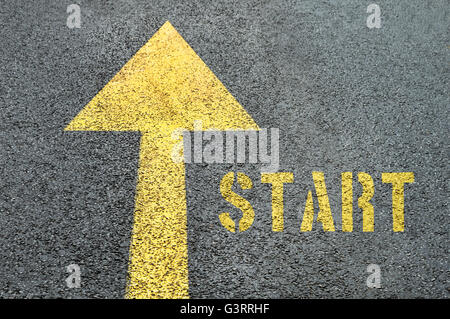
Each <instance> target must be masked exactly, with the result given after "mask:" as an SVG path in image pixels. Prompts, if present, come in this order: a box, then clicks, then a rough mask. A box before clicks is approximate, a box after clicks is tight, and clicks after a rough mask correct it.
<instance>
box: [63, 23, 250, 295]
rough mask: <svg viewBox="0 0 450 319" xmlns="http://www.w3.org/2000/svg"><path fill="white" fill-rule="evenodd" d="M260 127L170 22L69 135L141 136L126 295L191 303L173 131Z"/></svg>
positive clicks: (182, 190)
mask: <svg viewBox="0 0 450 319" xmlns="http://www.w3.org/2000/svg"><path fill="white" fill-rule="evenodd" d="M194 120H201V121H202V128H203V129H204V130H207V129H216V130H232V129H247V130H253V129H255V130H257V129H259V128H258V126H257V125H256V123H255V122H254V121H253V119H252V118H251V117H250V115H249V114H248V113H247V112H246V111H245V110H244V108H243V107H242V106H241V105H240V104H239V103H238V102H237V101H236V100H235V99H234V98H233V96H232V95H231V94H230V93H229V92H228V90H227V89H226V88H225V87H224V85H223V84H222V83H221V82H220V81H219V79H218V78H217V77H216V76H215V75H214V74H213V73H212V71H211V70H210V69H209V68H208V67H207V66H206V64H205V63H204V62H203V61H202V60H201V59H200V57H199V56H198V55H197V54H196V53H195V52H194V50H192V48H191V47H190V46H189V44H187V42H186V41H185V40H184V39H183V38H182V37H181V36H180V34H179V33H178V32H177V31H176V30H175V28H174V27H173V26H172V25H171V24H170V23H169V22H168V21H167V22H166V23H165V24H164V25H163V26H162V27H161V28H160V29H159V30H158V31H157V32H156V33H155V35H154V36H153V37H152V38H151V39H150V40H149V41H148V42H147V43H146V44H145V45H144V46H143V47H142V48H141V49H139V51H138V52H137V53H136V54H135V55H134V56H133V57H132V58H131V59H130V60H129V61H128V62H127V63H126V64H125V65H124V66H123V68H122V69H121V70H120V71H119V72H118V73H117V74H116V75H115V76H114V77H113V78H112V79H111V80H110V81H109V83H108V84H107V85H106V86H105V87H104V88H103V89H102V90H101V91H100V92H99V93H98V94H97V95H96V96H95V97H94V98H93V99H92V100H91V101H90V102H89V103H88V104H87V105H86V106H85V107H84V108H83V109H82V110H81V111H80V113H79V114H78V115H77V116H76V117H75V118H74V119H73V120H72V121H71V122H70V123H69V125H68V126H67V127H66V128H65V130H66V131H139V132H141V134H142V135H141V144H140V154H139V171H138V181H137V188H136V199H135V202H136V204H135V211H134V226H133V232H132V238H131V246H130V262H129V278H128V284H127V290H126V297H127V298H188V297H189V280H188V260H187V229H186V222H187V218H186V190H185V175H184V174H185V168H184V163H175V162H174V161H173V160H172V157H171V153H172V148H173V147H174V145H175V144H176V143H178V141H176V140H174V139H172V137H171V133H172V132H173V130H174V129H177V128H184V129H187V130H191V131H192V130H193V129H194Z"/></svg>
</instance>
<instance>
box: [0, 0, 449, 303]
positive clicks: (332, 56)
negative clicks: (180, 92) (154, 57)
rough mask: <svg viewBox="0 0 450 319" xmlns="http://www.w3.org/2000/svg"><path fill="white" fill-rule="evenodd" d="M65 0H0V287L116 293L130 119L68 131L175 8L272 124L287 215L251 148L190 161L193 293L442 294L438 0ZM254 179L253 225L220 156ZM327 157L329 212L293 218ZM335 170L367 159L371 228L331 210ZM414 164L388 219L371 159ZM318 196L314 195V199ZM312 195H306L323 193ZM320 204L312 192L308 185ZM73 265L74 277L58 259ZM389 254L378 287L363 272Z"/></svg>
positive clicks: (445, 33)
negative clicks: (228, 190)
mask: <svg viewBox="0 0 450 319" xmlns="http://www.w3.org/2000/svg"><path fill="white" fill-rule="evenodd" d="M71 3H72V1H65V0H64V1H25V0H21V1H8V2H4V3H2V5H1V6H0V39H1V42H2V43H1V46H0V59H1V64H0V75H1V76H0V108H1V112H0V177H1V178H0V247H1V249H0V297H1V298H31V297H34V298H123V297H124V292H125V286H126V276H127V263H128V250H129V243H130V234H131V229H132V221H133V210H134V194H135V187H136V177H137V163H138V155H139V134H138V133H118V132H64V131H63V129H64V127H65V126H66V125H67V124H68V122H69V121H70V120H71V119H72V118H73V117H74V116H75V115H76V114H77V113H78V112H79V111H80V110H81V109H82V108H83V107H84V106H85V105H86V104H87V103H88V102H89V101H90V100H91V99H92V98H93V97H94V96H95V94H96V93H97V92H98V91H99V90H100V89H101V88H102V87H103V86H104V85H105V84H106V83H107V82H108V81H109V80H110V79H111V78H112V77H113V76H114V75H115V74H116V73H117V72H118V71H119V70H120V68H121V67H122V66H123V65H124V64H125V63H126V62H127V61H128V60H129V59H130V58H131V57H132V56H133V55H134V53H135V52H136V51H137V50H138V49H139V48H140V47H141V46H142V45H144V44H145V43H146V42H147V40H148V39H149V38H150V37H151V36H152V35H153V34H154V33H155V32H156V31H157V30H158V28H159V27H160V26H161V25H162V24H163V23H164V22H165V21H166V20H169V21H170V22H171V23H172V24H173V25H174V27H175V28H176V29H177V30H178V32H180V34H181V35H182V36H183V37H184V38H185V40H186V41H187V42H188V43H189V44H190V45H191V46H192V47H193V49H194V50H195V51H196V52H197V54H198V55H199V56H200V57H201V58H202V59H203V60H204V61H205V63H206V64H207V65H208V66H209V67H210V68H211V70H212V71H213V72H214V73H215V74H216V75H217V76H218V77H219V79H220V80H221V81H222V82H223V83H224V85H225V86H226V87H227V88H228V89H229V91H230V92H231V93H232V94H233V96H235V97H236V99H237V100H238V101H239V102H240V103H241V105H243V106H244V107H245V109H246V110H247V111H248V113H249V114H250V115H251V116H252V117H253V118H254V119H255V121H256V122H257V123H258V125H259V126H260V127H266V128H270V127H279V128H280V130H281V134H280V154H281V167H280V170H281V171H291V172H293V173H294V175H295V183H294V184H291V185H288V186H286V187H285V214H284V216H285V230H284V232H282V233H274V232H272V231H271V198H270V196H271V195H270V194H271V191H270V186H269V185H265V184H261V183H260V182H259V181H260V173H259V168H260V166H259V165H254V164H253V165H249V164H240V165H238V164H236V165H225V164H214V165H212V164H210V165H203V164H188V165H187V166H186V188H187V205H188V244H189V246H188V247H189V281H190V296H191V297H192V298H249V297H261V298H409V297H411V298H416V297H419V298H448V297H449V289H450V284H449V263H448V248H449V246H448V242H449V238H448V224H449V223H448V216H449V211H448V187H449V183H448V178H449V143H448V141H449V125H448V122H449V114H448V113H449V94H448V89H449V53H450V47H449V45H450V41H449V24H448V22H449V15H448V11H449V5H448V2H447V1H445V0H439V1H422V0H414V1H411V0H409V1H406V0H401V1H384V0H377V1H376V2H375V3H377V4H378V5H379V6H380V8H381V14H382V27H381V29H368V28H367V27H366V18H367V16H368V14H367V13H366V8H367V6H368V5H369V4H370V3H372V1H357V0H353V1H339V2H337V1H336V2H334V1H333V2H332V1H317V0H310V1H238V0H234V1H179V0H177V1H167V0H165V1H125V0H123V1H114V2H112V1H77V3H78V4H79V5H80V6H81V14H82V25H81V28H80V29H69V28H68V27H67V26H66V18H67V13H66V8H67V6H68V5H69V4H71ZM232 170H233V171H243V172H246V173H247V174H248V175H249V176H250V177H251V178H252V180H253V184H254V189H252V190H247V191H245V192H243V193H241V194H245V195H244V196H245V197H246V198H247V199H248V200H249V201H250V202H251V203H252V205H253V207H254V208H255V212H256V220H255V223H254V225H253V226H252V228H251V229H250V230H248V231H247V232H244V233H240V234H232V233H229V232H227V231H226V230H225V229H224V228H223V227H222V226H221V225H220V223H219V219H218V215H219V214H220V213H221V212H223V211H230V212H231V213H232V216H233V217H234V218H239V216H240V213H239V211H238V210H237V209H236V208H233V206H230V205H229V204H228V203H227V202H225V201H224V199H223V198H222V197H221V195H220V193H219V182H220V179H221V177H222V176H223V175H224V174H225V173H227V172H228V171H232ZM315 170H316V171H323V172H324V173H325V178H326V184H327V189H328V194H329V198H330V203H331V210H332V213H333V216H334V220H335V224H336V232H334V233H324V232H323V231H322V230H321V228H320V224H314V228H313V231H312V232H310V233H301V232H300V222H301V218H302V215H303V210H304V206H305V201H306V195H307V192H308V190H309V189H314V188H313V182H312V176H311V172H312V171H315ZM344 171H352V172H353V173H354V176H355V175H356V174H357V173H358V172H367V173H369V174H371V176H372V177H373V178H374V182H375V196H374V199H373V200H372V202H373V204H374V207H375V231H374V232H373V233H363V232H362V231H361V228H362V225H361V213H360V210H359V209H358V207H357V203H356V199H357V197H358V196H359V195H360V194H361V187H360V186H359V183H357V181H354V216H355V217H354V218H355V226H354V228H355V229H354V232H353V233H343V232H342V231H341V230H340V229H341V222H340V214H341V213H340V211H341V194H340V192H341V184H340V183H341V182H340V175H341V173H342V172H344ZM392 171H393V172H395V171H411V172H414V174H415V181H416V182H415V183H414V184H409V185H407V186H406V187H405V194H406V197H405V222H406V227H405V232H403V233H394V232H393V231H392V207H391V186H390V185H387V184H382V183H381V173H382V172H392ZM315 201H316V199H315ZM316 202H317V201H316ZM315 205H317V203H316V204H315ZM72 263H76V264H78V265H80V267H81V288H79V289H70V288H68V287H67V286H66V283H65V278H66V277H67V276H68V275H69V274H68V273H66V266H67V265H69V264H72ZM371 263H375V264H378V265H379V266H380V267H381V275H382V281H381V284H382V288H380V289H373V288H372V289H371V288H368V287H367V286H366V278H367V276H368V275H369V274H368V273H367V272H366V267H367V266H368V265H369V264H371Z"/></svg>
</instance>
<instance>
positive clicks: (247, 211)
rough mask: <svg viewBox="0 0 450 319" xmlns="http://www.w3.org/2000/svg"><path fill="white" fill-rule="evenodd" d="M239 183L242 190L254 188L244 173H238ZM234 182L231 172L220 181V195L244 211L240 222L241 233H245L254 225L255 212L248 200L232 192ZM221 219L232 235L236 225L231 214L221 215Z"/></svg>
mask: <svg viewBox="0 0 450 319" xmlns="http://www.w3.org/2000/svg"><path fill="white" fill-rule="evenodd" d="M237 181H238V184H239V186H241V188H242V189H251V188H252V187H253V185H252V181H251V179H250V178H249V177H248V176H247V175H245V174H244V173H240V172H238V173H237ZM233 182H234V173H233V172H229V173H228V174H226V175H225V176H224V177H223V178H222V180H221V181H220V193H221V194H222V196H223V198H224V199H225V200H226V201H227V202H229V203H231V204H233V205H234V206H236V207H237V208H239V209H240V210H241V211H242V213H243V216H242V218H241V219H240V221H239V231H240V232H243V231H246V230H247V229H249V228H250V226H251V225H252V224H253V221H254V220H255V212H254V210H253V207H252V205H250V203H249V202H248V201H247V200H246V199H244V198H242V197H241V196H239V195H238V194H236V193H235V192H233V191H232V190H231V187H232V186H233ZM219 219H220V222H221V223H222V225H223V226H224V227H225V228H226V229H228V230H229V231H230V232H232V233H234V232H235V228H236V224H235V222H234V220H232V219H231V217H230V214H229V213H222V214H220V215H219Z"/></svg>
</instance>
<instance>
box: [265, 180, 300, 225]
mask: <svg viewBox="0 0 450 319" xmlns="http://www.w3.org/2000/svg"><path fill="white" fill-rule="evenodd" d="M293 182H294V174H293V173H290V172H279V173H263V174H261V183H264V184H272V230H273V231H276V232H281V231H283V228H284V192H283V184H285V183H293Z"/></svg>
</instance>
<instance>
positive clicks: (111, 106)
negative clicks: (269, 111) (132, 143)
mask: <svg viewBox="0 0 450 319" xmlns="http://www.w3.org/2000/svg"><path fill="white" fill-rule="evenodd" d="M194 120H201V121H202V127H203V129H204V130H206V129H216V130H230V129H246V130H252V129H255V130H257V129H259V128H258V125H257V124H256V123H255V122H254V120H253V119H252V118H251V117H250V115H249V114H248V113H247V112H246V111H245V110H244V108H243V107H242V106H241V105H240V104H239V103H238V102H237V101H236V99H235V98H234V97H233V96H232V95H231V94H230V93H229V92H228V90H227V89H226V88H225V86H224V85H223V84H222V83H221V82H220V80H219V79H218V78H217V77H216V76H215V75H214V73H213V72H212V71H211V70H210V69H209V68H208V67H207V66H206V64H205V63H204V62H203V61H202V60H201V58H200V57H199V56H198V55H197V54H196V53H195V52H194V50H193V49H192V48H191V47H190V46H189V44H188V43H187V42H186V41H185V40H184V39H183V38H182V37H181V35H180V34H179V33H178V32H177V31H176V30H175V28H174V27H173V26H172V25H171V24H170V22H168V21H167V22H166V23H165V24H164V25H163V26H162V27H161V28H160V29H159V30H158V31H157V32H156V33H155V35H154V36H153V37H152V38H151V39H150V40H149V41H148V42H147V43H146V44H145V45H144V46H143V47H142V48H141V49H139V51H138V52H137V53H136V54H135V55H134V56H133V58H131V59H130V60H129V61H128V62H127V63H126V64H125V65H124V66H123V68H122V69H121V70H120V71H119V72H118V73H117V74H116V75H115V76H114V77H113V78H112V79H111V80H110V81H109V83H108V84H107V85H106V86H105V87H104V88H103V89H102V90H101V91H100V92H99V93H98V94H97V95H96V96H95V97H94V98H93V99H92V100H91V101H90V102H89V103H88V104H87V105H86V106H85V107H84V108H83V109H82V110H81V112H80V113H79V114H78V115H77V116H76V117H75V118H74V119H73V120H72V121H71V122H70V123H69V125H68V126H67V127H66V129H65V130H68V131H84V130H87V131H141V132H149V131H154V130H155V128H158V127H166V128H173V129H175V128H184V129H187V130H193V129H194V127H193V124H194Z"/></svg>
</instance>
